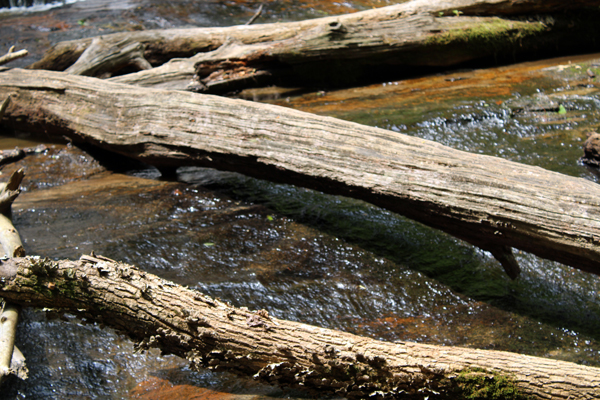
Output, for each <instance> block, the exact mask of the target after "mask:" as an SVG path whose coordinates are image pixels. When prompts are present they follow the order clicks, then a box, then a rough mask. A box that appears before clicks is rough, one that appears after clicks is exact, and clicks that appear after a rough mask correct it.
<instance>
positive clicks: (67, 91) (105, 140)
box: [0, 70, 600, 277]
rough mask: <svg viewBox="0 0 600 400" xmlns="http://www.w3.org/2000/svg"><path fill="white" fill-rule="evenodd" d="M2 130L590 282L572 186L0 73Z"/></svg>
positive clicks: (317, 127) (404, 139)
mask: <svg viewBox="0 0 600 400" xmlns="http://www.w3.org/2000/svg"><path fill="white" fill-rule="evenodd" d="M8 95H10V96H11V99H12V101H11V105H10V106H9V108H7V111H6V115H5V117H4V120H3V122H4V123H7V124H9V125H10V126H12V127H14V128H18V129H23V130H29V131H37V132H43V133H45V134H51V135H57V136H59V137H63V136H66V137H69V138H70V139H72V140H74V141H78V142H86V143H90V144H93V145H96V146H99V147H102V148H104V149H107V150H111V151H114V152H117V153H121V154H123V155H126V156H128V157H132V158H136V159H139V160H142V161H144V162H146V163H148V164H151V165H155V166H157V167H159V168H162V169H163V170H168V169H171V168H174V167H177V166H182V165H198V166H207V167H213V168H217V169H222V170H228V171H238V172H242V173H244V174H246V175H250V176H254V177H259V178H262V179H267V180H272V181H276V182H286V183H291V184H295V185H299V186H304V187H309V188H314V189H317V190H320V191H323V192H326V193H333V194H341V195H345V196H349V197H354V198H359V199H363V200H366V201H368V202H370V203H372V204H375V205H378V206H381V207H384V208H387V209H389V210H391V211H394V212H397V213H399V214H402V215H405V216H407V217H409V218H412V219H414V220H417V221H419V222H422V223H424V224H426V225H429V226H431V227H434V228H437V229H441V230H443V231H445V232H447V233H450V234H452V235H454V236H456V237H458V238H461V239H464V240H466V241H468V242H470V243H472V244H474V245H477V246H479V247H481V248H483V249H485V250H488V251H490V252H492V254H494V255H495V256H496V257H497V258H498V259H499V261H501V263H502V264H503V266H504V268H505V269H506V270H507V272H508V273H509V275H511V276H513V277H514V276H515V275H516V274H517V273H518V266H517V265H516V261H515V260H514V257H513V256H512V252H511V248H512V247H515V248H518V249H521V250H524V251H527V252H531V253H534V254H536V255H538V256H540V257H543V258H547V259H550V260H555V261H559V262H562V263H564V264H567V265H570V266H573V267H576V268H579V269H582V270H584V271H588V272H592V273H595V274H600V269H599V267H598V265H600V264H599V261H600V248H599V246H598V243H600V204H599V202H598V198H600V189H599V188H598V185H597V184H595V183H593V182H590V181H586V180H584V179H579V178H573V177H568V176H565V175H562V174H558V173H554V172H550V171H546V170H544V169H541V168H538V167H531V166H526V165H522V164H518V163H514V162H509V161H505V160H502V159H499V158H495V157H489V156H483V155H476V154H470V153H466V152H462V151H457V150H453V149H450V148H448V147H445V146H442V145H439V144H437V143H434V142H430V141H426V140H421V139H417V138H412V137H408V136H405V135H402V134H399V133H395V132H391V131H386V130H382V129H378V128H372V127H367V126H362V125H359V124H355V123H351V122H346V121H342V120H337V119H333V118H327V117H320V116H315V115H311V114H307V113H303V112H299V111H294V110H290V109H286V108H282V107H277V106H271V105H266V104H258V103H253V102H247V101H242V100H232V99H226V98H220V97H215V96H209V95H200V94H195V93H186V92H180V91H166V90H156V89H143V88H138V87H134V86H129V85H121V84H115V83H110V82H106V81H102V80H99V79H94V78H87V77H81V76H73V75H69V74H65V73H58V72H50V71H25V70H11V71H6V72H3V73H0V96H2V97H5V96H8Z"/></svg>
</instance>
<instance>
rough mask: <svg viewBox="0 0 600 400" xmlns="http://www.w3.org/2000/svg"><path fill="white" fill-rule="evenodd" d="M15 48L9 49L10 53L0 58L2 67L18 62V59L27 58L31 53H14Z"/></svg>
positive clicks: (20, 51) (23, 51) (25, 51)
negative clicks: (14, 61) (8, 63)
mask: <svg viewBox="0 0 600 400" xmlns="http://www.w3.org/2000/svg"><path fill="white" fill-rule="evenodd" d="M14 50H15V46H12V47H11V48H10V49H8V53H6V54H5V55H3V56H2V57H0V65H3V64H6V63H7V62H11V61H13V60H16V59H17V58H21V57H25V56H26V55H27V54H29V52H28V51H27V50H19V51H14Z"/></svg>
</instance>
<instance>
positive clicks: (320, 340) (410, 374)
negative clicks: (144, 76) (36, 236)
mask: <svg viewBox="0 0 600 400" xmlns="http://www.w3.org/2000/svg"><path fill="white" fill-rule="evenodd" d="M0 271H3V274H2V276H3V280H1V281H0V295H2V296H4V297H5V298H7V299H10V300H11V301H13V302H18V303H20V304H23V305H27V306H34V307H52V308H63V309H68V310H70V312H73V313H75V314H77V315H79V316H81V317H83V318H85V319H88V320H93V321H99V322H101V323H104V324H106V325H108V326H111V327H113V328H116V329H117V330H119V331H121V332H123V333H125V334H127V335H128V336H130V337H131V338H133V339H134V340H135V341H136V342H137V343H138V345H137V346H138V347H139V348H141V349H146V348H148V347H158V348H160V349H161V350H162V351H163V352H165V353H172V354H176V355H178V356H180V357H185V358H187V359H188V360H190V361H191V362H192V365H195V366H198V367H208V368H213V369H215V370H217V371H231V372H235V373H238V374H242V375H246V376H254V377H255V378H256V379H259V380H261V381H263V382H267V383H269V384H277V385H281V386H292V387H302V388H304V389H308V390H313V391H315V392H316V393H318V394H320V395H336V396H345V397H347V398H350V399H364V398H379V399H382V398H412V399H426V398H428V397H432V396H434V395H435V394H440V397H439V398H446V399H464V398H474V397H469V396H473V395H474V393H475V392H476V391H479V393H480V394H481V393H485V391H486V390H492V389H491V388H494V389H493V390H494V396H495V397H493V398H498V399H500V398H503V399H509V398H510V399H525V398H526V397H525V396H529V397H527V398H529V399H549V398H552V399H571V400H576V399H586V400H587V399H593V398H599V397H600V369H598V368H592V367H586V366H582V365H577V364H573V363H568V362H564V361H554V360H549V359H543V358H536V357H530V356H524V355H518V354H513V353H508V352H500V351H491V350H476V349H467V348H457V347H449V346H448V347H446V346H433V345H425V344H418V343H410V342H396V343H386V342H381V341H377V340H374V339H368V338H364V337H358V336H355V335H352V334H348V333H343V332H339V331H334V330H330V329H324V328H318V327H314V326H310V325H306V324H302V323H298V322H290V321H285V320H281V319H277V318H274V317H272V316H269V314H268V312H267V311H266V310H258V311H250V310H248V309H247V308H243V307H242V308H236V307H232V306H231V305H230V304H227V303H224V302H222V301H219V300H215V299H212V298H210V297H208V296H205V295H204V294H202V293H200V292H197V291H193V290H190V289H187V288H184V287H181V286H179V285H176V284H174V283H172V282H169V281H166V280H164V279H161V278H159V277H157V276H155V275H152V274H149V273H145V272H143V271H140V270H138V269H136V268H135V267H133V266H130V265H126V264H122V263H118V262H113V261H112V260H109V259H107V258H104V257H101V256H82V257H81V259H80V260H78V261H51V260H47V259H46V260H43V259H40V258H20V259H11V260H8V261H6V262H4V263H3V264H2V265H1V266H0ZM476 382H479V383H478V384H476ZM487 386H489V387H487ZM488 393H489V392H488ZM436 398H437V397H436Z"/></svg>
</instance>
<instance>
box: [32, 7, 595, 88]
mask: <svg viewBox="0 0 600 400" xmlns="http://www.w3.org/2000/svg"><path fill="white" fill-rule="evenodd" d="M599 5H600V1H598V0H594V1H571V2H558V1H544V2H541V1H534V0H521V1H518V2H515V1H509V0H437V1H431V0H413V1H409V2H406V3H402V4H398V5H394V6H389V7H383V8H379V9H375V10H368V11H363V12H358V13H355V14H349V15H343V16H335V17H327V18H319V19H314V20H308V21H301V22H290V23H277V24H264V25H252V26H234V27H226V28H196V29H174V30H161V31H156V30H155V31H142V32H126V33H116V34H112V35H105V36H102V37H99V38H94V39H82V40H78V41H70V42H62V43H59V44H57V45H56V46H54V47H53V48H52V49H51V50H50V51H49V52H48V53H47V54H46V55H45V56H44V58H43V59H42V60H40V61H39V62H36V63H34V64H33V65H32V66H31V68H36V69H52V70H65V69H66V70H67V71H68V72H71V73H76V74H83V75H92V76H106V75H109V74H111V73H114V72H116V71H118V70H119V69H122V68H124V67H131V66H132V64H135V65H137V67H136V68H137V69H143V70H145V71H142V72H139V73H135V74H127V75H124V76H120V77H115V78H114V79H115V81H118V82H121V83H132V84H137V85H144V86H157V85H159V86H160V87H165V86H169V87H170V88H178V89H183V88H188V89H190V90H195V91H203V92H224V91H228V90H234V89H241V88H244V87H248V86H257V85H267V84H272V83H280V84H281V83H283V84H296V85H297V84H301V85H307V84H308V85H315V84H320V85H322V84H326V85H332V84H334V85H336V84H337V85H346V84H350V83H356V82H357V81H362V80H365V79H366V80H369V79H370V80H373V79H374V77H377V78H379V79H384V78H385V77H389V76H396V77H398V76H399V75H400V74H402V73H406V72H408V71H413V72H414V71H416V70H418V71H422V69H423V67H448V66H452V65H458V64H462V63H465V62H467V61H472V60H485V59H487V60H491V61H492V62H498V61H499V60H503V59H509V60H510V61H513V60H514V58H515V57H517V56H519V55H526V56H527V57H529V58H531V56H532V54H534V53H541V54H543V53H544V52H549V51H550V52H552V54H553V55H556V54H557V53H559V52H560V51H561V50H560V49H561V48H562V51H563V52H571V53H572V52H573V51H574V50H575V48H576V47H577V48H580V49H582V51H587V52H590V51H592V50H591V49H593V48H596V46H597V44H596V43H595V37H597V36H598V34H600V32H598V31H597V30H598V24H597V23H596V21H597V18H598V17H599V16H600V13H599V12H598V11H597V9H598V6H599ZM582 9H585V11H584V12H581V10H582ZM574 10H576V11H574ZM567 11H569V12H567ZM540 14H542V15H544V16H543V17H540ZM142 53H143V56H142ZM546 54H547V53H546ZM182 57H184V58H183V59H182ZM187 57H191V58H187ZM169 60H172V61H171V62H169V63H167V64H164V63H166V62H167V61H169ZM149 64H152V65H155V66H158V65H162V64H164V65H162V66H161V67H160V68H154V69H148V66H149ZM67 68H68V69H67ZM194 74H196V75H197V77H196V78H194ZM192 80H195V82H194V83H191V81H192Z"/></svg>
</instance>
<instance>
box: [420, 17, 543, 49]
mask: <svg viewBox="0 0 600 400" xmlns="http://www.w3.org/2000/svg"><path fill="white" fill-rule="evenodd" d="M545 30H546V25H545V24H544V23H542V22H527V21H507V20H504V19H501V18H490V19H486V20H484V21H482V22H481V23H480V24H477V25H475V26H472V25H470V26H469V27H466V28H461V27H457V28H454V29H450V30H448V31H446V32H443V33H440V34H437V35H434V36H431V37H430V38H429V39H428V40H427V41H426V44H428V45H441V46H447V45H450V44H461V45H464V44H470V45H485V46H489V45H493V46H494V47H506V46H508V45H513V44H515V43H518V42H519V41H520V40H521V39H523V38H525V37H527V36H532V35H537V34H539V33H542V32H544V31H545Z"/></svg>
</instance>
